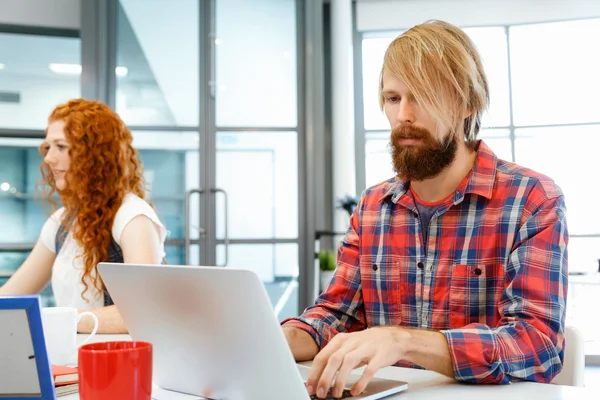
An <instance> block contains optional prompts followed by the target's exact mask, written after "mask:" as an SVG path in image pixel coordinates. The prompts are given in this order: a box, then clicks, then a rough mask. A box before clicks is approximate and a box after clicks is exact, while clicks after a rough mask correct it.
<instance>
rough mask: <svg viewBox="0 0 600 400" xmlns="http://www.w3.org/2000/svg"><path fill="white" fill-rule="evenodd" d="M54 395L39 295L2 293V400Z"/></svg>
mask: <svg viewBox="0 0 600 400" xmlns="http://www.w3.org/2000/svg"><path fill="white" fill-rule="evenodd" d="M54 398H55V394H54V381H53V379H52V372H51V369H50V362H49V360H48V354H47V353H46V343H45V341H44V332H43V329H42V317H41V307H40V296H38V295H35V296H0V399H2V400H5V399H15V400H17V399H18V400H24V399H36V400H52V399H54Z"/></svg>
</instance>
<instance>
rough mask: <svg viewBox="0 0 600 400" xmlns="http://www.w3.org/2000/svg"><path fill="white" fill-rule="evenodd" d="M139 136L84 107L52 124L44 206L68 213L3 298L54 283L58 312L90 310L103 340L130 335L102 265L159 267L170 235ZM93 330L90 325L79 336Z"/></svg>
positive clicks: (76, 105) (56, 116)
mask: <svg viewBox="0 0 600 400" xmlns="http://www.w3.org/2000/svg"><path fill="white" fill-rule="evenodd" d="M131 142H132V136H131V132H130V131H129V129H128V128H127V127H126V126H125V124H124V123H123V121H121V119H120V118H119V116H118V115H117V114H116V113H114V112H113V111H112V110H111V109H110V108H109V107H108V106H106V105H104V104H102V103H99V102H96V101H87V100H83V99H76V100H71V101H69V102H67V103H66V104H62V105H60V106H58V107H56V109H55V110H54V111H53V112H52V114H51V115H50V117H49V118H48V128H47V129H46V139H45V140H44V142H43V143H42V145H41V146H40V151H41V153H42V155H43V156H44V161H43V163H42V165H41V172H42V181H43V184H44V192H43V196H42V197H43V199H44V200H46V201H48V202H49V203H50V204H52V205H53V206H54V208H56V204H55V202H54V201H53V200H52V198H51V196H52V194H53V193H56V192H57V193H58V195H59V197H60V201H61V203H62V207H61V208H60V209H58V210H57V211H56V212H54V213H53V214H52V215H51V216H50V218H48V220H47V221H46V223H45V224H44V227H43V228H42V231H41V234H40V237H39V239H38V242H37V243H36V245H35V247H34V248H33V250H32V251H31V254H30V255H29V257H27V259H26V260H25V262H24V263H23V265H22V266H21V267H20V268H19V269H18V270H17V271H16V272H15V273H14V275H13V276H12V277H11V278H10V279H9V280H8V282H6V283H5V284H4V285H3V286H2V287H1V288H0V294H29V293H39V292H41V290H42V289H43V288H44V287H45V286H46V285H47V284H48V282H49V281H51V282H52V290H53V292H54V297H55V300H56V305H57V306H70V307H77V308H78V309H79V310H91V311H92V312H94V313H95V314H96V315H97V316H98V320H99V328H98V332H99V333H126V332H127V329H126V327H125V325H124V324H123V320H122V319H121V316H120V314H119V312H118V310H117V309H116V307H115V306H114V305H113V303H112V300H111V298H110V295H109V294H108V292H107V291H106V288H105V287H104V284H103V282H102V280H101V278H100V276H99V275H98V271H97V268H96V265H97V264H98V263H99V262H102V261H111V262H127V263H138V264H160V262H161V259H162V258H163V257H164V255H165V253H164V241H165V236H166V230H165V227H164V226H163V224H162V223H161V222H160V220H159V218H158V215H157V214H156V212H155V211H154V209H153V208H152V206H151V205H150V204H148V203H147V202H146V201H145V200H144V191H145V188H144V181H143V177H142V165H141V163H140V161H139V160H138V158H137V152H136V151H135V149H134V148H133V147H132V144H131ZM92 327H93V324H92V323H91V321H89V320H88V319H86V318H84V319H82V321H81V322H80V323H79V326H78V330H79V331H80V332H90V331H91V329H92Z"/></svg>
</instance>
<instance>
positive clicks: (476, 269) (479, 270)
mask: <svg viewBox="0 0 600 400" xmlns="http://www.w3.org/2000/svg"><path fill="white" fill-rule="evenodd" d="M475 275H477V276H479V275H481V268H475Z"/></svg>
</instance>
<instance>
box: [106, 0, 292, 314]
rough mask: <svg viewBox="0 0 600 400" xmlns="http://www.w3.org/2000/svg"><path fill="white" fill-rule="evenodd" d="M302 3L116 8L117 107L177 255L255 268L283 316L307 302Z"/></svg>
mask: <svg viewBox="0 0 600 400" xmlns="http://www.w3.org/2000/svg"><path fill="white" fill-rule="evenodd" d="M296 7H297V5H296V1H295V0H260V1H252V2H248V1H245V0H214V1H205V2H198V1H196V0H179V1H177V2H147V1H145V0H120V1H119V7H118V18H117V20H118V23H117V26H118V35H117V39H118V40H117V86H116V87H117V89H116V109H117V111H118V113H119V114H120V115H121V117H122V118H123V119H124V120H125V122H126V123H127V124H128V125H129V126H130V127H131V128H132V130H133V131H134V134H135V142H134V145H135V146H136V148H138V149H139V150H140V154H141V158H142V161H143V162H144V167H145V170H146V179H147V181H148V182H149V183H150V184H151V191H150V195H149V197H150V199H151V201H152V202H153V204H154V205H155V207H156V209H157V210H158V213H159V216H160V217H161V219H162V220H163V222H164V223H165V225H166V226H167V230H168V232H169V236H168V242H167V244H168V246H167V249H168V251H167V260H168V262H169V263H171V264H191V265H212V266H222V267H225V266H233V267H241V268H250V269H252V270H254V271H256V272H257V274H258V275H259V276H260V277H261V279H262V280H263V282H264V284H265V287H266V288H267V292H268V293H269V296H270V298H271V301H272V304H273V307H274V308H275V311H276V312H277V314H278V316H279V318H280V319H283V318H285V317H288V316H292V315H296V314H297V311H298V310H297V309H298V283H297V279H298V248H299V246H298V242H299V239H298V220H299V218H298V184H299V182H298V141H299V137H298V104H299V102H298V88H297V82H298V72H297V64H298V61H297V41H298V39H297V12H296ZM248 16H252V17H251V18H248ZM157 21H160V26H161V29H160V30H157V29H156V26H157ZM119 71H120V75H119Z"/></svg>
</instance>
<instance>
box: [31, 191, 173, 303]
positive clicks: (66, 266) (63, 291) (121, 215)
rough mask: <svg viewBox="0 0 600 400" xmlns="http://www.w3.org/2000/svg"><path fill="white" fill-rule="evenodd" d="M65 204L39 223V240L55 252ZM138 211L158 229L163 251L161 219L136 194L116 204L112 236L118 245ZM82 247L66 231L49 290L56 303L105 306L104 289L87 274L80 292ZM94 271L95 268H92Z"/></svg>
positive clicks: (162, 250) (53, 268)
mask: <svg viewBox="0 0 600 400" xmlns="http://www.w3.org/2000/svg"><path fill="white" fill-rule="evenodd" d="M64 212H65V209H64V208H60V209H58V210H57V211H56V212H55V213H53V214H52V215H51V216H50V217H49V218H48V220H46V223H45V224H44V226H43V227H42V232H41V233H40V239H41V242H42V243H43V244H44V245H45V246H46V247H47V248H48V249H49V250H50V251H51V252H53V253H56V234H57V232H58V229H59V227H60V224H61V221H62V217H63V214H64ZM138 215H145V216H146V217H148V218H149V219H150V220H151V221H152V222H154V224H155V225H156V228H157V229H158V232H159V238H160V246H161V253H162V256H163V257H164V255H165V246H164V243H165V238H166V229H165V227H164V225H163V224H162V223H161V222H160V220H159V218H158V215H157V214H156V211H154V209H153V208H152V207H151V206H150V204H148V203H147V202H146V201H145V200H143V199H142V198H140V197H139V196H137V195H135V194H132V193H130V194H128V195H127V196H125V199H123V204H121V207H119V210H118V211H117V214H116V216H115V220H114V222H113V226H112V237H113V239H114V240H115V242H116V243H117V244H118V245H119V246H121V234H122V233H123V230H124V229H125V226H127V224H128V223H129V222H130V221H131V220H132V219H133V218H135V217H137V216H138ZM82 251H83V248H82V247H81V246H80V245H79V243H77V242H76V241H75V240H74V239H73V233H72V232H69V233H68V234H67V236H66V237H65V240H64V243H63V245H62V247H61V248H60V252H59V253H58V254H57V255H56V258H55V259H54V264H53V266H52V292H53V293H54V299H55V300H56V305H57V306H58V307H76V308H77V309H80V310H90V309H94V308H101V307H103V306H104V293H102V291H98V290H96V289H95V288H94V286H93V284H92V280H91V279H89V278H88V280H87V282H88V290H87V291H86V292H85V294H84V295H83V298H82V296H81V292H83V290H84V289H85V286H84V285H83V283H82V282H81V277H82V276H83V261H82V258H81V257H77V256H78V255H81V254H82ZM92 274H94V272H92Z"/></svg>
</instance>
